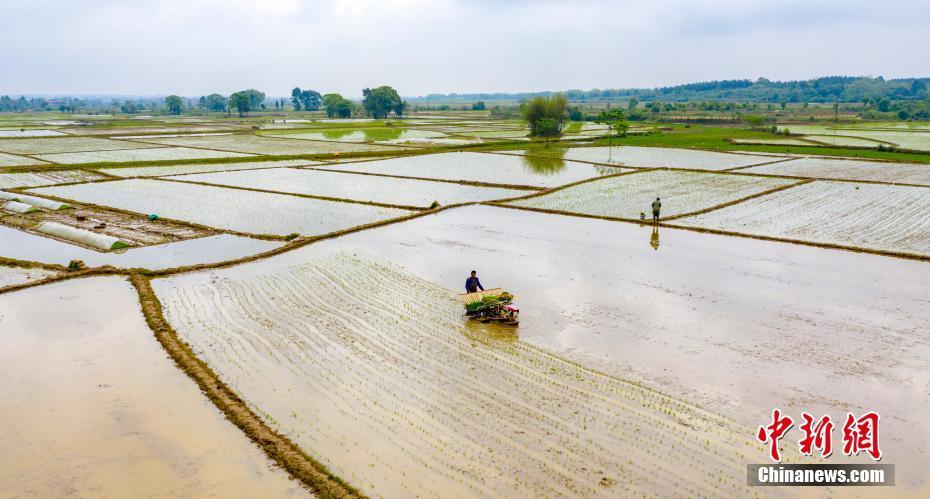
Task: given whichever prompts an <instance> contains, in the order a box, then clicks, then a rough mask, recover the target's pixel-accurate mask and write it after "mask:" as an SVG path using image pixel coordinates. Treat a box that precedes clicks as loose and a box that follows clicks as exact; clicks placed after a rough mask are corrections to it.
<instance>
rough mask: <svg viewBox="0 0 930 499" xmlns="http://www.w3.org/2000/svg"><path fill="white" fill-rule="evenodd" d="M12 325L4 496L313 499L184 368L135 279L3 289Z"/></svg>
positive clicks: (2, 316)
mask: <svg viewBox="0 0 930 499" xmlns="http://www.w3.org/2000/svg"><path fill="white" fill-rule="evenodd" d="M0 331H2V332H3V333H2V334H0V388H2V393H3V397H0V425H2V427H3V429H4V431H3V432H0V448H2V449H3V452H2V453H0V496H3V497H64V496H82V497H86V496H94V497H129V496H138V495H140V494H142V495H151V496H161V497H206V496H217V497H233V496H235V497H306V496H308V494H307V492H306V491H305V490H303V489H301V488H300V487H299V485H297V482H294V481H291V480H289V479H288V476H287V474H286V473H285V472H284V471H283V470H281V469H280V468H275V467H273V466H272V464H271V462H270V461H269V460H268V459H267V458H266V457H265V455H264V454H263V453H262V452H261V451H260V450H259V449H258V447H256V446H255V445H254V444H252V443H251V442H250V441H249V440H248V439H247V438H246V437H245V436H244V435H243V434H242V433H241V432H240V431H239V430H238V429H237V428H236V427H234V426H233V425H232V424H230V423H229V422H228V421H226V420H225V419H224V417H223V415H222V414H221V413H220V412H219V411H218V410H217V409H216V408H215V407H214V406H213V405H212V404H211V403H210V402H209V401H208V400H207V398H206V397H204V396H203V395H202V394H201V393H200V392H199V390H198V389H197V387H196V385H195V384H194V383H193V382H192V381H191V380H189V379H188V378H187V377H186V376H185V375H184V374H183V373H182V372H181V371H180V370H178V369H177V367H175V365H174V364H173V363H172V362H171V360H170V359H169V358H168V356H167V355H166V354H165V352H164V350H162V348H161V346H160V345H159V344H158V343H157V342H156V340H155V338H154V336H153V335H152V332H151V331H150V330H149V328H148V326H147V325H146V323H145V320H144V319H143V317H142V314H141V312H140V310H139V304H138V301H137V298H136V292H135V290H134V289H133V288H132V286H130V285H129V284H128V283H127V282H126V281H125V280H124V279H122V278H118V277H104V278H94V279H83V280H74V281H67V282H63V283H58V284H53V285H49V286H45V287H41V288H34V289H29V290H24V291H19V292H16V293H9V294H5V295H0Z"/></svg>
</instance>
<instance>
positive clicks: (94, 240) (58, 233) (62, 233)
mask: <svg viewBox="0 0 930 499" xmlns="http://www.w3.org/2000/svg"><path fill="white" fill-rule="evenodd" d="M36 230H37V231H39V232H41V233H43V234H48V235H50V236H55V237H58V238H61V239H65V240H67V241H72V242H75V243H79V244H83V245H85V246H90V247H92V248H97V249H101V250H104V251H110V250H115V249H120V248H126V247H129V245H128V244H127V243H125V242H123V241H120V240H119V239H117V238H115V237H113V236H108V235H106V234H97V233H96V232H91V231H89V230H84V229H78V228H77V227H71V226H70V225H64V224H60V223H57V222H42V223H41V224H39V225H38V226H37V227H36Z"/></svg>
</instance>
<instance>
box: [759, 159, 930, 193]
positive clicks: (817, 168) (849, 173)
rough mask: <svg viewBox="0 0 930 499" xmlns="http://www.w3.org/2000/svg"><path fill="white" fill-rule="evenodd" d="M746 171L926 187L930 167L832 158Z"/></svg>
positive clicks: (929, 179)
mask: <svg viewBox="0 0 930 499" xmlns="http://www.w3.org/2000/svg"><path fill="white" fill-rule="evenodd" d="M742 171H743V172H746V173H763V174H768V175H788V176H792V177H807V178H824V179H834V180H870V181H875V182H890V183H898V184H917V185H928V186H930V167H928V166H927V165H922V164H916V163H889V162H878V161H855V160H848V159H832V158H797V159H792V160H791V161H783V162H779V163H772V164H769V165H764V166H754V167H752V168H746V169H745V170H742Z"/></svg>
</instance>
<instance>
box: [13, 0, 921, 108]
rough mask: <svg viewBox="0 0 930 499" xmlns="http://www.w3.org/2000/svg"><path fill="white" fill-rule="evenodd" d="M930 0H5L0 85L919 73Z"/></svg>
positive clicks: (461, 86)
mask: <svg viewBox="0 0 930 499" xmlns="http://www.w3.org/2000/svg"><path fill="white" fill-rule="evenodd" d="M928 27H930V4H927V3H926V2H925V1H913V0H888V1H885V2H881V3H877V2H869V3H860V4H856V3H853V2H845V1H838V0H821V1H800V0H781V1H773V0H758V1H752V2H746V1H736V0H712V1H703V2H695V1H687V0H666V1H652V2H642V1H628V0H621V1H607V0H582V1H575V2H561V1H555V0H544V1H534V2H531V1H525V0H516V1H505V2H500V1H491V0H477V1H467V0H438V1H425V0H380V1H375V0H324V1H301V0H262V1H261V2H255V1H250V0H183V1H182V0H162V1H159V2H147V1H117V0H84V1H65V0H28V1H25V0H11V1H9V0H8V1H5V2H4V7H3V15H2V16H0V46H2V47H3V50H2V51H0V93H12V94H16V93H104V92H109V93H132V94H164V93H181V94H185V95H201V94H205V93H209V92H213V91H218V92H221V93H228V92H230V91H233V90H236V89H239V88H244V87H255V88H260V89H262V90H264V91H266V92H267V93H269V94H271V95H284V94H287V93H288V92H289V89H290V88H291V87H293V86H295V85H299V86H302V87H310V88H316V89H318V90H321V91H339V92H342V93H344V94H346V95H352V96H357V95H358V94H359V93H360V89H361V88H362V87H364V86H371V85H378V84H382V83H387V84H391V85H394V86H395V87H396V88H397V89H398V90H399V91H400V92H401V93H402V94H404V95H417V94H423V93H428V92H460V93H464V92H475V91H521V90H542V89H565V88H592V87H600V88H606V87H628V86H658V85H670V84H675V83H682V82H688V81H696V80H709V79H722V78H744V77H745V78H755V77H757V76H767V77H769V78H777V79H793V78H809V77H814V76H820V75H826V74H873V75H878V74H882V75H885V76H886V77H899V76H913V75H924V73H926V55H925V54H924V50H925V46H926V35H925V33H926V31H927V28H928Z"/></svg>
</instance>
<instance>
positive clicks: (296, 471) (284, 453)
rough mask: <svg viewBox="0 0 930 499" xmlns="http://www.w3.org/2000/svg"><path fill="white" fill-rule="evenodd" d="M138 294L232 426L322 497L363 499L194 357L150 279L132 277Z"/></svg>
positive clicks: (151, 322)
mask: <svg viewBox="0 0 930 499" xmlns="http://www.w3.org/2000/svg"><path fill="white" fill-rule="evenodd" d="M129 282H130V283H132V285H133V287H134V288H135V289H136V292H137V293H138V295H139V305H140V307H141V309H142V314H143V315H144V316H145V321H146V323H147V324H148V326H149V328H150V329H151V330H152V332H153V333H154V335H155V338H156V339H157V340H158V342H159V343H160V344H161V346H162V347H163V348H164V349H165V351H166V352H167V353H168V355H170V356H171V358H172V359H173V360H174V362H175V363H176V364H177V365H178V367H179V368H180V369H181V370H182V371H184V373H185V374H187V376H188V377H190V378H191V380H193V381H194V382H195V383H197V386H199V387H200V390H201V391H202V392H203V394H204V395H206V396H207V398H209V399H210V401H211V402H213V404H214V405H215V406H216V407H217V409H219V410H220V411H221V412H222V413H223V414H224V415H225V416H226V419H228V420H229V421H230V422H231V423H233V424H234V425H236V426H237V427H238V428H239V429H240V430H242V432H243V433H245V434H246V435H247V436H248V437H249V438H250V439H251V440H252V441H253V442H254V443H255V444H256V445H258V446H259V447H260V448H261V449H262V450H263V451H264V452H265V454H266V455H268V457H269V458H270V459H271V460H273V461H275V462H276V463H278V464H279V465H280V466H281V467H282V468H284V469H285V470H287V471H288V472H289V473H290V474H291V475H292V476H294V477H295V478H297V479H298V480H300V481H301V483H303V484H304V485H305V486H307V487H308V488H309V489H311V490H312V491H313V492H314V493H316V494H317V495H319V496H320V497H326V498H330V497H332V498H343V497H364V495H363V494H362V493H361V492H359V491H358V490H356V489H354V488H353V487H352V486H350V485H349V484H347V483H345V482H344V481H342V479H341V478H339V477H337V476H335V475H334V474H332V473H331V472H330V471H329V470H327V469H326V467H325V466H323V465H322V464H321V463H320V462H319V461H317V460H315V459H314V458H312V457H311V456H310V455H308V454H307V453H305V452H304V451H302V450H301V449H300V448H299V447H297V446H296V445H294V443H292V442H291V441H290V440H289V439H288V438H287V437H285V436H283V435H281V434H279V433H278V432H276V431H274V430H273V429H271V428H270V427H269V426H268V425H266V424H265V423H264V421H262V419H261V418H260V417H259V416H258V415H257V414H255V413H254V412H253V411H252V410H251V409H249V407H248V406H247V405H246V403H245V401H244V400H242V399H241V398H240V397H239V396H238V395H236V393H235V392H233V391H232V389H230V388H229V386H227V385H226V384H225V383H223V382H222V381H221V380H220V379H219V377H218V376H217V375H216V374H215V373H214V372H213V371H212V370H211V369H210V367H209V366H207V364H206V363H204V362H203V361H202V360H200V359H199V358H198V357H197V355H196V354H194V352H193V350H191V347H190V346H189V345H188V344H187V343H185V342H184V341H183V340H181V338H180V337H179V336H178V334H177V332H176V331H175V330H174V328H172V327H171V325H170V324H168V321H167V320H165V316H164V314H163V312H162V305H161V302H159V300H158V297H157V296H155V292H154V291H153V290H152V285H151V282H150V281H149V278H148V277H145V276H142V275H140V274H132V275H130V276H129Z"/></svg>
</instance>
